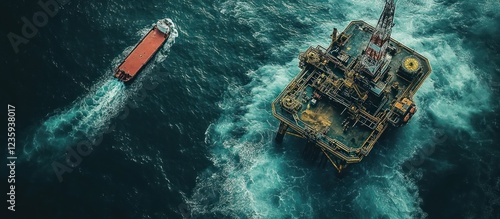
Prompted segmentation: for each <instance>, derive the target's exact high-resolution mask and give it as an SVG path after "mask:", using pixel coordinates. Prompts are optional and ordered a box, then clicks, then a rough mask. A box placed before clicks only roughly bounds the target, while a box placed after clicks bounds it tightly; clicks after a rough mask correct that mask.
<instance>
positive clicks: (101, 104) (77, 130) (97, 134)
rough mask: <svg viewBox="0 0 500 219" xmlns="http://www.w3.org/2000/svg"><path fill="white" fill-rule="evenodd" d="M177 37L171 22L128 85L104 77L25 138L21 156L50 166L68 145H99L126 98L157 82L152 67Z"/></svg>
mask: <svg viewBox="0 0 500 219" xmlns="http://www.w3.org/2000/svg"><path fill="white" fill-rule="evenodd" d="M149 29H151V27H145V28H143V29H142V30H141V31H139V32H137V35H138V37H140V36H142V35H144V34H145V33H143V32H146V33H147V31H148V30H149ZM139 35H140V36H139ZM177 36H178V32H177V29H176V28H175V25H173V28H172V33H171V35H170V38H169V39H168V40H167V42H166V43H165V45H164V46H163V48H162V49H161V50H160V51H158V53H157V54H156V55H155V57H154V59H153V60H152V62H151V63H150V64H148V65H146V66H145V68H144V69H143V70H142V72H141V74H140V75H139V76H138V77H137V78H136V80H135V81H134V83H132V84H131V85H129V86H125V84H124V83H123V82H121V81H119V80H117V79H115V78H111V77H105V78H104V79H103V80H100V81H99V82H98V83H97V84H96V85H94V87H93V88H91V89H90V92H89V93H88V94H86V95H85V96H83V97H81V98H79V99H77V100H76V101H74V102H73V104H72V105H71V106H70V107H68V108H66V109H64V110H61V111H59V112H55V113H54V114H53V115H51V116H49V118H48V119H47V120H46V121H44V122H42V124H41V125H40V127H38V128H36V129H35V132H34V134H33V135H32V137H30V140H28V141H27V142H28V143H27V144H26V145H25V146H24V149H23V150H24V156H23V157H24V158H25V159H26V160H28V161H32V162H35V163H37V164H39V166H45V168H50V165H51V163H52V162H53V161H64V156H65V152H67V150H68V149H69V148H71V147H74V146H77V145H82V144H85V145H89V143H90V144H91V145H94V146H96V145H97V144H99V143H100V141H102V136H103V135H104V134H106V133H109V132H111V131H112V128H113V125H112V124H111V123H112V120H113V118H116V117H117V116H120V117H122V116H121V114H126V113H122V111H124V108H125V106H126V105H127V104H128V103H129V102H130V101H137V99H138V98H137V97H136V96H137V95H138V94H137V93H141V92H139V91H140V90H141V89H143V86H144V85H145V84H147V83H150V81H156V82H157V81H161V80H155V78H154V77H155V75H154V74H151V73H153V72H152V71H153V68H154V66H156V65H157V64H160V63H161V62H163V61H164V60H165V58H166V57H167V54H168V52H169V51H170V48H171V46H172V45H173V44H174V42H175V38H176V37H177ZM133 48H134V46H130V47H128V48H127V49H125V50H124V51H123V53H122V54H121V55H120V56H118V57H116V58H115V59H113V61H112V63H113V64H112V65H113V66H117V65H118V64H119V63H120V60H122V59H123V58H124V57H126V55H127V54H128V53H129V52H130V51H131V50H132V49H133ZM107 74H108V75H112V74H111V73H107ZM152 77H153V78H152ZM134 104H136V103H135V102H134ZM45 161H52V162H45ZM40 168H42V169H44V168H43V167H40Z"/></svg>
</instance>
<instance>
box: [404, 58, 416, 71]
mask: <svg viewBox="0 0 500 219" xmlns="http://www.w3.org/2000/svg"><path fill="white" fill-rule="evenodd" d="M403 65H404V67H405V68H406V69H408V70H409V71H416V70H417V69H418V67H419V64H418V60H417V59H415V58H406V59H405V61H404V63H403Z"/></svg>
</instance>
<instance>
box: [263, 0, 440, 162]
mask: <svg viewBox="0 0 500 219" xmlns="http://www.w3.org/2000/svg"><path fill="white" fill-rule="evenodd" d="M395 8H396V6H395V3H394V0H386V1H385V7H384V9H383V12H382V15H381V16H380V18H379V20H378V23H377V25H376V26H375V27H373V26H371V25H370V24H368V23H366V22H364V21H352V22H351V23H350V24H349V25H348V26H347V27H346V28H345V30H344V31H343V32H342V33H340V34H339V32H338V30H337V29H336V28H333V32H332V34H331V42H330V45H329V46H328V48H324V47H322V46H317V47H309V48H308V49H307V50H306V51H305V52H303V53H300V54H299V57H298V58H299V67H300V68H301V72H300V73H299V74H298V75H297V76H296V77H295V78H294V79H293V80H292V81H291V82H290V84H288V86H287V87H286V88H285V89H284V90H283V91H282V92H281V93H280V94H279V95H278V97H277V98H276V99H275V100H274V102H273V103H272V112H273V115H274V117H276V118H277V119H278V120H280V126H279V128H278V133H277V134H276V138H275V140H276V141H277V142H278V143H281V142H282V141H283V137H284V136H285V135H287V134H288V135H291V136H296V137H299V138H303V139H305V140H306V142H307V143H306V145H305V147H304V149H303V153H304V156H305V157H307V158H308V159H310V160H315V162H319V164H320V165H322V166H324V165H326V163H328V162H329V163H331V164H332V165H333V166H334V167H335V169H336V170H337V171H338V172H341V171H342V170H343V169H345V168H346V167H347V166H348V165H351V164H354V163H359V162H361V161H362V160H363V158H365V157H366V156H368V154H369V153H370V151H371V150H372V149H373V148H374V145H375V143H376V142H377V141H378V140H379V138H380V137H381V136H382V134H383V133H384V132H385V131H386V130H387V129H389V128H391V127H393V128H396V127H401V126H404V125H406V124H408V123H409V122H410V120H411V118H412V117H413V116H414V115H415V113H416V112H417V106H416V103H415V101H414V100H413V95H414V94H415V93H417V91H418V89H419V88H420V86H421V85H422V83H423V82H424V81H425V79H426V78H427V77H428V76H429V74H430V73H431V71H432V69H431V66H430V64H429V61H428V60H427V58H425V57H424V56H422V55H421V54H419V53H417V52H416V51H414V50H412V49H410V48H408V47H407V46H405V45H403V44H402V43H400V42H398V41H396V40H394V39H392V38H391V33H392V27H393V26H394V12H395ZM318 160H319V161H318Z"/></svg>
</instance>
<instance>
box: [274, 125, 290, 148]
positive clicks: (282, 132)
mask: <svg viewBox="0 0 500 219" xmlns="http://www.w3.org/2000/svg"><path fill="white" fill-rule="evenodd" d="M287 129H288V125H287V124H286V123H284V122H281V123H280V127H279V128H278V133H276V138H274V140H276V142H278V143H281V142H283V137H285V134H286V130H287Z"/></svg>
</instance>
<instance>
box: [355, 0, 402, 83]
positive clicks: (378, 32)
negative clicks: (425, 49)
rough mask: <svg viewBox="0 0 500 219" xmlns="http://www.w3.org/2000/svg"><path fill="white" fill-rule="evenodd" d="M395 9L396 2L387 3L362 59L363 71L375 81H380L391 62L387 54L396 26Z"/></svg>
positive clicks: (387, 0)
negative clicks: (393, 27) (381, 75)
mask: <svg viewBox="0 0 500 219" xmlns="http://www.w3.org/2000/svg"><path fill="white" fill-rule="evenodd" d="M395 9H396V5H395V4H394V0H386V1H385V7H384V11H383V12H382V14H381V15H380V18H379V19H378V23H377V27H376V28H375V32H373V34H372V36H371V38H370V42H369V43H368V46H367V47H366V49H365V51H364V54H363V56H362V57H361V66H360V67H361V70H362V71H363V72H365V73H367V74H368V75H370V76H371V77H374V81H378V79H379V78H380V74H381V72H382V73H383V72H384V71H385V68H386V67H387V65H386V64H388V63H389V62H390V60H387V59H388V58H386V57H385V54H386V51H387V47H388V46H389V41H390V39H391V32H392V26H394V11H395ZM377 76H378V77H377Z"/></svg>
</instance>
